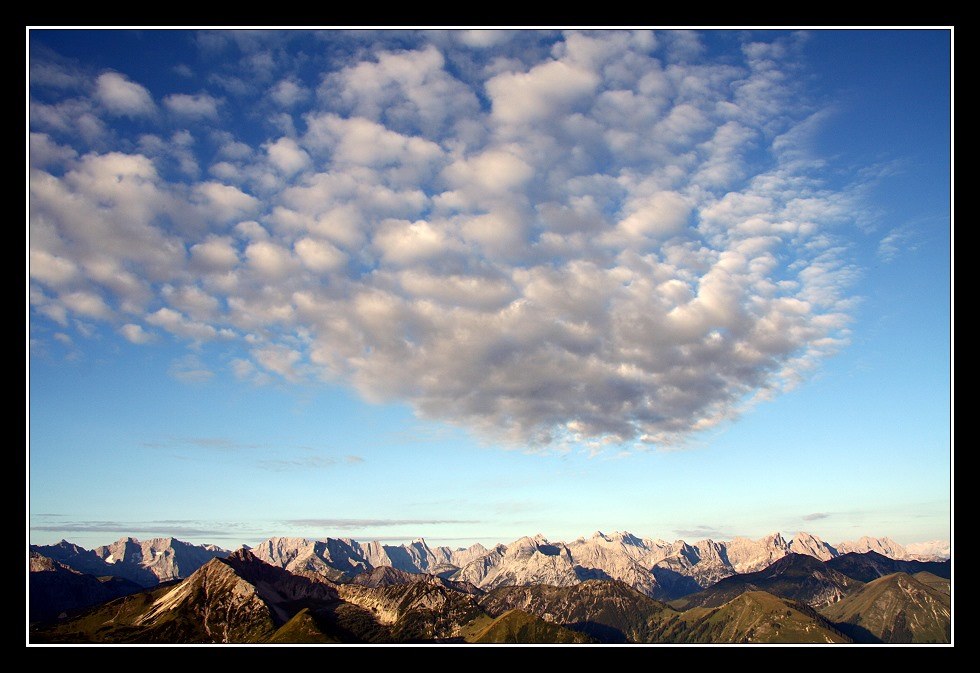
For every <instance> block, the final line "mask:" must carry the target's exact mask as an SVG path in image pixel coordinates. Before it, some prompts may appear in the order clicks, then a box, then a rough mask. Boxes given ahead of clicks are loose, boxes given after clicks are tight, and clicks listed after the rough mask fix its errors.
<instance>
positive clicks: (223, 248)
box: [190, 236, 239, 272]
mask: <svg viewBox="0 0 980 673" xmlns="http://www.w3.org/2000/svg"><path fill="white" fill-rule="evenodd" d="M190 252H191V262H192V264H194V265H195V266H196V267H197V268H198V269H201V270H203V271H208V272H215V271H229V270H231V269H232V268H234V267H235V265H237V264H238V262H239V259H238V251H237V250H236V249H235V246H234V244H233V243H232V241H231V239H230V238H228V237H226V236H217V237H212V238H209V239H208V240H206V241H203V242H201V243H197V244H195V245H193V246H191V250H190Z"/></svg>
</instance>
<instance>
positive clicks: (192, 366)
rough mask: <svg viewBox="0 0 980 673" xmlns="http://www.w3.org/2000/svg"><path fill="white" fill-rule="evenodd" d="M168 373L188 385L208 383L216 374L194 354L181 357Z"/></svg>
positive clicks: (171, 365)
mask: <svg viewBox="0 0 980 673" xmlns="http://www.w3.org/2000/svg"><path fill="white" fill-rule="evenodd" d="M168 373H169V374H170V375H171V376H172V377H174V378H175V379H177V380H178V381H181V382H182V383H187V384H197V383H206V382H207V381H210V380H211V379H212V378H213V377H214V372H213V371H211V370H210V369H208V367H207V365H205V364H204V362H203V361H202V360H201V358H200V357H199V356H198V355H195V354H194V353H190V354H188V355H185V356H183V357H179V358H177V359H176V360H174V361H173V362H172V363H170V368H169V369H168Z"/></svg>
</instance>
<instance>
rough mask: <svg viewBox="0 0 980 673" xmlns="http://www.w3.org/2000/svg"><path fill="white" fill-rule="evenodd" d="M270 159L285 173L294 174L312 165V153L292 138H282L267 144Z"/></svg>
mask: <svg viewBox="0 0 980 673" xmlns="http://www.w3.org/2000/svg"><path fill="white" fill-rule="evenodd" d="M266 152H267V153H268V154H269V161H271V162H272V164H273V165H274V166H275V167H276V168H278V169H279V170H280V171H282V173H283V174H284V175H287V176H288V175H292V174H293V173H296V172H297V171H301V170H303V169H304V168H306V167H307V166H309V165H310V155H309V154H307V153H306V151H305V150H303V149H302V148H301V147H300V146H299V145H297V144H296V141H295V140H293V139H292V138H280V139H279V140H277V141H276V142H274V143H270V144H269V145H267V146H266Z"/></svg>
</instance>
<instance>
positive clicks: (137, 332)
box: [119, 323, 154, 344]
mask: <svg viewBox="0 0 980 673" xmlns="http://www.w3.org/2000/svg"><path fill="white" fill-rule="evenodd" d="M119 333H120V334H122V335H123V336H124V337H126V340H127V341H129V342H130V343H134V344H146V343H150V342H151V341H153V340H154V335H153V333H152V332H147V331H146V330H144V329H143V328H142V327H141V326H140V325H136V324H134V323H126V324H125V325H123V326H122V327H120V328H119Z"/></svg>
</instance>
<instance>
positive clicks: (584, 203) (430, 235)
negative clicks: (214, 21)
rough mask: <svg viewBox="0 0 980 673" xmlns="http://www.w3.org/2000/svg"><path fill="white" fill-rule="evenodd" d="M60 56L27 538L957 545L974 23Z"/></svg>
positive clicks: (251, 40) (432, 33)
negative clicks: (957, 143) (964, 200)
mask: <svg viewBox="0 0 980 673" xmlns="http://www.w3.org/2000/svg"><path fill="white" fill-rule="evenodd" d="M27 39H28V48H29V66H28V73H27V80H28V82H27V88H28V92H27V93H28V107H29V110H28V112H29V129H28V138H27V139H26V147H25V154H26V155H27V156H26V159H27V162H28V185H27V188H28V207H29V215H28V223H27V248H28V251H27V253H28V263H27V272H28V282H27V285H28V297H27V304H28V305H27V323H28V324H27V344H25V351H26V358H27V363H28V382H27V383H28V431H29V432H28V446H27V449H26V450H27V453H28V459H29V461H28V473H27V475H26V477H27V481H28V521H27V528H28V536H29V539H30V542H32V543H35V544H48V543H53V542H56V541H58V540H60V539H62V538H66V539H68V540H71V541H73V542H76V543H78V544H81V545H82V546H86V547H94V546H96V545H100V544H107V543H109V542H111V541H113V540H116V539H118V538H120V537H123V536H127V535H133V536H136V537H140V538H147V537H160V536H170V535H172V536H175V537H178V538H180V539H183V540H187V541H191V542H197V543H204V542H209V543H214V544H218V545H221V546H223V547H225V548H229V549H233V548H236V547H238V546H240V545H241V544H253V545H254V544H255V543H257V542H259V541H261V540H263V539H266V538H268V537H270V536H274V535H283V536H302V537H308V538H316V539H323V538H325V537H350V538H354V539H357V540H383V541H389V542H402V541H406V540H410V539H413V538H416V537H424V538H425V539H426V540H427V541H428V542H429V543H430V544H445V545H450V546H462V545H466V544H469V543H471V542H475V541H479V542H483V543H485V544H486V543H496V542H508V541H511V540H514V539H516V538H518V537H521V536H523V535H533V534H535V533H541V534H543V535H545V536H546V537H548V538H549V539H551V540H566V541H570V540H573V539H575V538H577V537H580V536H587V535H590V534H591V533H592V532H593V531H596V530H602V531H606V532H609V531H614V530H625V531H630V532H633V533H634V534H637V535H640V536H643V537H651V538H661V539H665V540H675V539H679V538H683V539H686V540H688V541H690V542H694V541H696V540H700V539H704V538H712V539H715V540H723V539H730V538H732V537H734V536H748V537H761V536H763V535H766V534H768V533H771V532H774V531H780V532H782V533H783V534H784V535H786V536H791V535H793V534H794V533H795V532H796V531H800V530H804V531H808V532H811V533H813V534H815V535H818V536H819V537H821V538H823V539H825V540H826V541H828V542H831V543H836V542H841V541H844V540H852V539H856V538H858V537H861V536H863V535H871V536H878V537H884V536H888V537H891V538H893V539H894V540H896V541H898V542H900V543H906V544H907V543H911V542H921V541H927V540H935V539H940V540H948V539H949V537H950V524H951V514H952V512H951V499H950V496H951V479H950V477H951V454H952V436H951V385H950V383H951V332H950V326H951V320H952V316H951V249H952V219H951V176H950V163H951V162H950V159H951V157H950V148H951V113H950V110H951V96H952V92H951V49H950V41H951V34H950V31H948V30H912V29H907V30H906V29H903V30H878V29H875V30H806V31H804V30H786V29H780V30H760V29H754V30H736V29H729V30H701V31H697V30H684V31H681V30H652V31H651V30H636V31H627V30H598V31H579V30H546V31H534V30H418V31H415V30H397V31H395V30H356V31H341V30H322V31H313V30H254V31H230V30H132V29H113V30H96V29H76V30H51V29H32V30H29V31H28V36H27Z"/></svg>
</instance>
